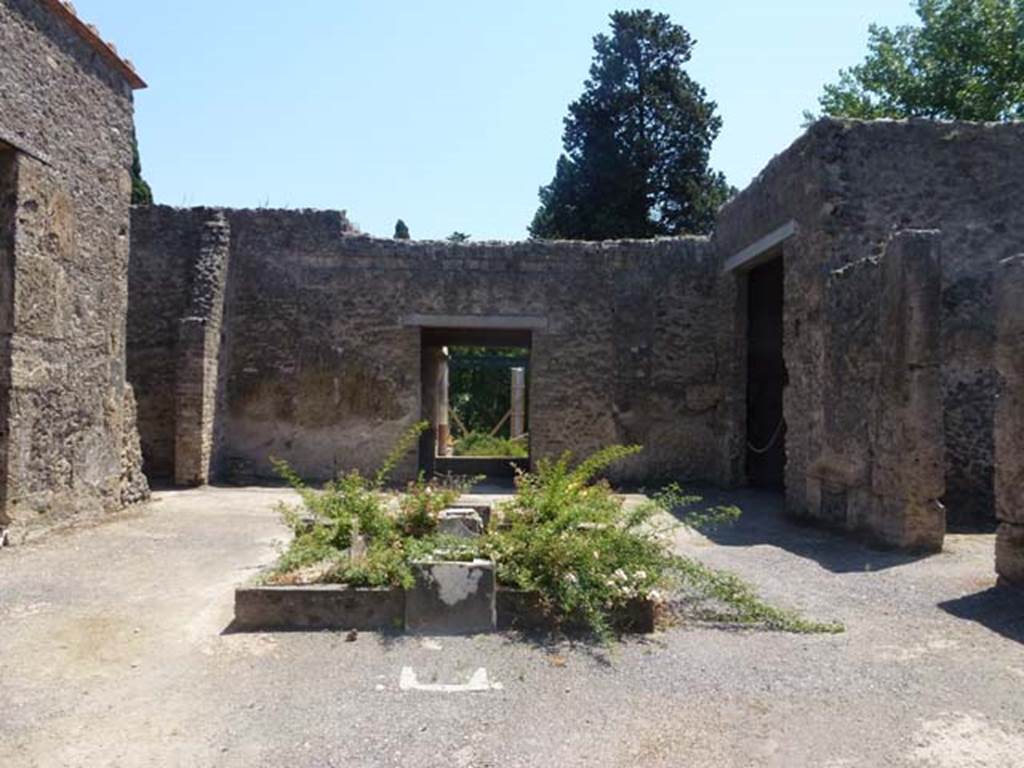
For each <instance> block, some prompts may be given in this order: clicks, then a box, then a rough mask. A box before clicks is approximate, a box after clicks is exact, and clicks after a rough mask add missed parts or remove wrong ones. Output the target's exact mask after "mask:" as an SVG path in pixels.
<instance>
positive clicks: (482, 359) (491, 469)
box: [419, 328, 532, 480]
mask: <svg viewBox="0 0 1024 768" xmlns="http://www.w3.org/2000/svg"><path fill="white" fill-rule="evenodd" d="M421 333H422V335H421V358H422V364H421V375H422V418H423V420H424V421H426V422H427V423H428V424H429V425H430V428H429V429H428V430H427V432H426V433H425V434H424V435H423V438H422V440H421V443H420V452H419V453H420V460H419V469H420V471H421V472H424V473H425V474H427V475H428V476H430V475H434V474H441V475H444V474H452V475H459V476H483V477H486V478H487V479H488V480H498V479H502V480H508V479H511V478H512V477H514V475H515V473H516V470H517V469H523V470H525V469H528V468H529V466H530V438H529V423H530V417H529V368H530V349H531V346H532V335H531V332H530V331H529V330H516V329H504V328H500V329H492V328H424V329H422V332H421ZM472 398H476V399H477V402H476V403H474V402H472ZM481 400H483V401H485V402H480V401H481ZM472 406H476V407H472ZM460 413H461V415H460ZM492 446H493V447H492Z"/></svg>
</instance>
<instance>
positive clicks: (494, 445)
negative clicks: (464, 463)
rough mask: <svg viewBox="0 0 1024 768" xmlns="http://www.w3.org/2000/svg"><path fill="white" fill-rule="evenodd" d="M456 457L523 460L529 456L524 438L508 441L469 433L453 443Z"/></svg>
mask: <svg viewBox="0 0 1024 768" xmlns="http://www.w3.org/2000/svg"><path fill="white" fill-rule="evenodd" d="M455 455H456V456H499V457H502V458H505V457H511V458H515V459H525V458H526V457H527V456H529V455H530V451H529V447H528V445H527V442H526V440H525V438H521V439H519V440H510V439H509V438H507V437H492V436H491V435H487V434H484V433H483V432H470V433H469V434H468V435H465V436H464V437H460V438H459V439H458V440H456V441H455Z"/></svg>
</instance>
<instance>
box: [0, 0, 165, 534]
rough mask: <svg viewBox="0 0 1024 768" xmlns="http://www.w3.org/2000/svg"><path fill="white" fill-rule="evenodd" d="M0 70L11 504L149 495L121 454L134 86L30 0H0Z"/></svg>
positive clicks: (32, 506) (60, 509)
mask: <svg viewBox="0 0 1024 768" xmlns="http://www.w3.org/2000/svg"><path fill="white" fill-rule="evenodd" d="M0 71H2V72H3V77H2V79H0V140H2V141H4V142H6V143H8V144H10V145H12V146H13V147H14V148H15V149H16V150H17V155H16V156H17V193H16V203H15V205H16V213H15V218H16V222H17V224H16V227H15V233H14V252H13V263H14V270H13V296H12V305H11V312H12V317H11V323H12V328H11V335H10V362H9V369H10V397H9V399H8V404H7V405H8V408H9V416H8V423H7V438H8V451H7V454H6V484H5V487H6V499H5V504H6V514H7V515H8V516H10V517H12V518H13V519H14V522H15V523H16V524H21V525H25V526H30V525H33V524H35V523H44V524H50V523H52V522H55V521H57V520H60V519H61V518H63V517H65V516H69V515H72V514H88V513H91V512H99V511H105V510H110V509H115V508H118V507H120V506H121V505H122V504H123V503H124V502H125V501H126V500H133V499H135V498H137V497H138V496H140V495H143V494H144V493H145V489H144V486H143V487H141V488H140V487H139V484H138V483H139V477H140V475H139V473H138V472H137V471H136V469H137V468H136V467H133V466H126V465H125V464H124V462H125V461H126V460H128V461H130V460H131V459H130V457H131V456H132V455H134V452H133V450H132V448H131V443H132V440H133V436H134V434H135V430H134V424H133V423H132V409H131V400H130V396H129V395H128V394H127V393H126V391H125V386H126V385H125V370H124V355H125V312H126V310H127V303H128V302H127V298H128V295H127V294H128V291H127V280H126V276H127V268H128V239H129V238H128V235H129V233H128V228H129V211H128V204H129V198H130V193H131V182H130V175H129V168H130V166H131V160H132V130H133V126H132V94H131V90H130V87H129V85H128V84H127V83H126V82H125V81H124V79H123V77H122V75H121V74H118V73H117V72H115V71H114V70H113V69H112V68H111V67H110V66H109V63H108V62H107V61H106V60H104V59H102V58H101V57H100V56H99V55H98V54H97V53H96V51H95V50H94V49H93V48H91V47H90V46H89V45H87V44H86V43H85V42H83V40H82V39H81V38H80V37H79V36H78V35H77V34H76V33H74V32H73V31H72V30H71V28H70V27H68V26H66V24H65V23H64V22H63V21H61V20H60V19H58V18H57V17H56V16H54V15H52V14H51V13H50V11H48V10H47V9H46V8H45V7H44V6H43V5H42V4H41V3H37V2H32V1H31V0H0Z"/></svg>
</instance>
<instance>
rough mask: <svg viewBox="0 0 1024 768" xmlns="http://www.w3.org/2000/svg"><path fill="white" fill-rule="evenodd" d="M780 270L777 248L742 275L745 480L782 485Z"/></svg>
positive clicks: (762, 485) (775, 486)
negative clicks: (744, 285)
mask: <svg viewBox="0 0 1024 768" xmlns="http://www.w3.org/2000/svg"><path fill="white" fill-rule="evenodd" d="M784 276H785V272H784V269H783V257H782V255H781V253H780V254H779V255H777V256H775V257H773V258H772V259H771V260H770V261H767V262H765V263H763V264H760V265H759V266H757V267H755V268H754V269H752V270H751V271H750V272H749V273H748V275H747V456H746V474H747V481H748V483H749V484H750V485H751V486H752V487H755V488H766V489H772V490H780V491H781V490H784V488H785V470H786V420H785V415H784V412H783V391H784V390H785V388H786V384H787V383H788V377H787V373H786V362H785V358H784V356H783V322H782V313H783V304H784V300H785V280H784Z"/></svg>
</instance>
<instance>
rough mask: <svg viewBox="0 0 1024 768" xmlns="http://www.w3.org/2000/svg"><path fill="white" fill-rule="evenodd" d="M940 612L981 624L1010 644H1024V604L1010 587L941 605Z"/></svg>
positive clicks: (987, 591)
mask: <svg viewBox="0 0 1024 768" xmlns="http://www.w3.org/2000/svg"><path fill="white" fill-rule="evenodd" d="M939 608H941V609H942V610H944V611H945V612H946V613H948V614H950V615H952V616H956V617H957V618H958V619H966V620H968V621H974V622H977V623H978V624H981V625H982V626H983V627H986V628H987V629H990V630H992V631H993V632H996V633H998V634H1000V635H1002V636H1003V637H1006V638H1009V639H1010V640H1016V641H1017V642H1018V643H1022V644H1024V600H1022V599H1021V596H1020V595H1019V594H1017V593H1015V592H1014V591H1013V590H1011V589H1009V588H1007V587H992V588H991V589H986V590H985V591H984V592H976V593H975V594H973V595H965V596H964V597H960V598H957V599H956V600H947V601H946V602H944V603H939Z"/></svg>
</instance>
